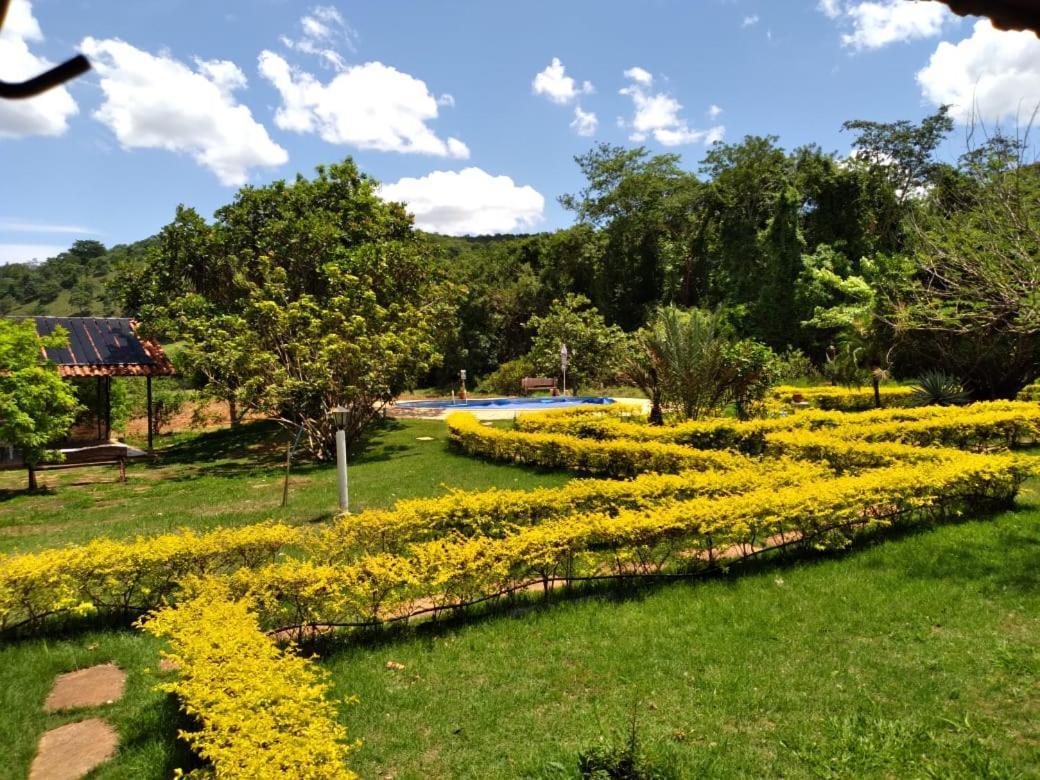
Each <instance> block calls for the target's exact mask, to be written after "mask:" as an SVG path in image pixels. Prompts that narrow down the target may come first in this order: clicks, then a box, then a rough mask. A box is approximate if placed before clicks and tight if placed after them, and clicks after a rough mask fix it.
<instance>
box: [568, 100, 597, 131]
mask: <svg viewBox="0 0 1040 780" xmlns="http://www.w3.org/2000/svg"><path fill="white" fill-rule="evenodd" d="M597 127H599V118H598V117H597V116H596V114H595V113H594V112H592V111H582V109H581V106H575V107H574V120H573V121H572V122H571V128H572V129H573V130H574V132H575V133H577V134H578V135H583V136H590V135H593V134H595V132H596V128H597Z"/></svg>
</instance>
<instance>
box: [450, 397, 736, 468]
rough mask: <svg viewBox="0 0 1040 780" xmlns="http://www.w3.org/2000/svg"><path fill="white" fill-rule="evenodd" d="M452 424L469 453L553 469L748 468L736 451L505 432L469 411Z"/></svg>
mask: <svg viewBox="0 0 1040 780" xmlns="http://www.w3.org/2000/svg"><path fill="white" fill-rule="evenodd" d="M447 423H448V433H449V435H450V437H451V440H452V442H454V443H455V444H456V445H457V446H458V447H459V448H461V449H462V450H463V451H464V452H466V453H468V454H470V455H480V456H482V457H485V458H490V459H493V460H505V461H510V462H513V463H523V464H529V465H537V466H542V467H544V468H551V469H568V470H571V471H582V472H586V473H591V474H607V475H609V476H613V477H631V476H634V475H635V474H641V473H643V472H646V471H657V472H662V473H674V472H677V471H682V470H686V469H702V470H703V469H724V470H728V469H735V468H740V467H741V466H745V465H747V458H744V457H742V456H741V455H738V454H736V453H730V452H709V451H703V450H695V449H693V448H690V447H682V446H679V445H675V444H662V443H658V442H643V443H635V442H612V441H607V442H590V441H588V440H586V439H581V438H578V437H575V436H566V435H553V434H539V433H524V432H520V431H503V430H498V429H496V428H489V427H487V426H484V425H481V424H480V423H479V422H478V421H477V418H476V417H474V416H473V415H472V414H469V413H468V412H456V413H455V414H453V415H451V416H450V417H448V420H447Z"/></svg>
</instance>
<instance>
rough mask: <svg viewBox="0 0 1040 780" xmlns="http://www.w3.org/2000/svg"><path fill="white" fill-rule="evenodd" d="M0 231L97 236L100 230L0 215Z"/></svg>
mask: <svg viewBox="0 0 1040 780" xmlns="http://www.w3.org/2000/svg"><path fill="white" fill-rule="evenodd" d="M0 231H3V232H8V233H45V234H46V233H74V234H81V235H90V236H98V235H101V231H99V230H95V229H94V228H89V227H84V226H83V225H61V224H53V223H50V222H33V221H31V220H26V219H15V218H9V217H0Z"/></svg>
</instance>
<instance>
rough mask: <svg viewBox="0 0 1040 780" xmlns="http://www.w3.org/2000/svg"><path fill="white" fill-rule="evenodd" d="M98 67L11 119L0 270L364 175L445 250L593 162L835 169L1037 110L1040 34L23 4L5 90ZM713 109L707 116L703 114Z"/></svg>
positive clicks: (12, 33) (777, 9) (736, 9)
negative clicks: (853, 138) (745, 154)
mask: <svg viewBox="0 0 1040 780" xmlns="http://www.w3.org/2000/svg"><path fill="white" fill-rule="evenodd" d="M75 51H84V52H85V53H87V54H88V56H89V57H90V58H91V59H92V60H93V61H94V63H95V68H94V70H93V71H92V72H91V73H90V74H88V75H86V76H84V77H81V78H80V79H79V80H77V81H76V82H74V83H72V84H71V85H69V87H68V88H67V89H65V90H61V91H60V92H56V93H54V94H51V95H48V96H46V97H42V98H36V99H34V100H33V101H27V102H23V103H19V104H13V103H7V104H3V105H0V170H2V171H3V181H4V184H5V186H4V187H3V190H2V192H0V262H11V261H16V260H25V259H28V258H31V257H40V258H42V257H46V256H47V255H48V254H51V253H53V251H56V250H57V249H58V248H60V247H63V246H67V245H68V244H69V243H71V241H72V240H74V239H76V238H96V239H98V240H101V241H103V242H104V243H106V244H108V245H112V244H115V243H119V242H125V241H132V240H136V239H139V238H143V237H145V236H148V235H150V234H152V233H154V232H155V231H156V230H157V229H158V228H160V227H161V226H162V225H163V224H165V223H166V222H168V221H169V220H170V219H171V217H172V215H173V210H174V207H175V206H176V205H177V204H178V203H185V204H187V205H191V206H194V207H196V208H197V209H198V210H199V211H200V212H201V213H203V214H204V215H206V216H207V217H208V216H211V215H212V212H213V210H214V209H215V208H217V207H218V206H220V205H221V204H223V203H225V202H227V201H228V200H230V198H231V197H232V196H233V194H234V192H235V189H236V187H237V186H239V185H241V184H243V183H251V184H264V183H266V182H269V181H272V180H274V179H277V178H285V177H292V176H294V175H295V174H296V173H297V172H303V173H305V174H309V173H310V172H311V171H312V170H313V168H314V166H315V165H316V164H318V163H321V162H332V161H336V160H339V159H342V158H343V157H345V156H348V155H350V156H353V157H354V159H355V160H356V161H357V163H358V164H359V166H360V167H361V168H362V170H364V171H365V172H367V173H369V174H371V175H372V176H374V177H376V178H377V179H379V180H380V181H381V182H383V183H384V185H385V186H386V189H385V192H386V194H387V196H388V197H394V198H396V199H403V200H405V201H406V202H408V203H409V205H410V206H411V208H412V209H413V211H415V213H416V216H417V221H418V222H419V224H420V225H422V226H424V227H427V228H430V229H438V230H442V231H445V232H453V233H467V232H509V231H530V230H548V229H554V228H557V227H562V226H565V225H567V224H569V223H570V216H569V215H568V214H567V213H566V212H565V211H563V210H562V209H561V208H560V207H559V205H558V204H557V202H556V197H557V196H558V195H560V194H561V193H564V192H571V191H574V190H576V189H578V188H579V187H580V186H581V178H580V176H579V173H578V170H577V167H576V166H575V164H574V162H573V157H574V155H576V154H580V153H582V152H584V151H586V150H588V149H589V148H590V147H591V146H592V144H593V143H595V142H599V141H606V142H610V143H615V144H625V145H635V144H638V143H643V144H645V145H646V146H647V147H648V148H649V149H651V150H652V151H653V152H663V151H669V152H676V153H679V154H681V155H682V157H683V162H684V164H685V165H686V166H687V167H689V168H691V169H692V168H696V165H697V163H698V161H699V160H700V159H701V158H702V157H703V155H704V152H705V150H706V146H707V144H708V143H710V142H711V141H713V140H715V139H717V138H722V139H724V140H726V141H737V140H739V139H741V138H742V137H743V136H744V135H746V134H775V135H778V136H779V137H780V141H781V143H782V144H783V145H784V146H785V147H787V148H792V147H795V146H798V145H800V144H804V143H808V142H817V143H819V144H820V145H822V146H823V147H824V148H825V149H827V150H829V151H836V152H838V153H839V154H847V153H848V151H849V148H848V145H849V138H848V136H847V135H845V134H842V133H841V132H840V127H841V123H842V122H843V121H845V120H847V119H852V118H869V119H876V120H885V121H887V120H894V119H902V118H909V119H918V118H920V117H921V116H923V115H924V114H926V113H927V112H930V111H932V110H934V107H935V105H937V104H938V103H940V102H952V103H954V104H955V106H956V108H955V113H956V115H957V116H958V118H959V119H960V120H961V124H960V125H959V131H958V134H957V135H958V136H959V137H958V138H957V139H955V141H954V142H952V143H951V144H950V145H949V148H948V149H947V150H946V153H947V154H948V155H951V156H953V155H955V154H956V152H957V148H958V146H959V145H960V143H961V136H962V131H963V127H964V121H966V120H967V118H968V116H969V114H970V112H971V107H972V105H973V104H974V105H975V107H976V112H977V114H978V115H979V116H980V117H981V118H982V119H983V120H985V121H986V122H987V123H990V124H993V123H996V122H1002V123H1004V124H1005V125H1006V124H1008V123H1013V122H1014V121H1015V116H1016V114H1017V115H1020V116H1021V115H1023V114H1028V110H1029V109H1030V108H1031V107H1032V106H1033V105H1034V104H1035V103H1036V102H1037V101H1040V41H1037V39H1036V37H1035V36H1033V35H1032V34H1029V33H1001V32H996V31H994V30H993V29H992V28H991V27H990V26H989V24H988V22H985V21H980V20H977V19H974V18H959V17H956V16H954V15H953V14H951V13H950V12H948V11H947V10H946V9H945V6H943V5H941V4H938V3H933V2H917V3H915V2H910V0H872V1H870V2H861V1H860V0H822V2H819V1H818V0H783V2H777V1H776V0H773V1H772V2H768V1H767V0H698V2H691V1H690V0H649V1H648V2H640V3H632V2H625V3H621V2H605V1H604V0H596V1H595V2H592V1H591V0H568V1H567V2H560V0H556V1H555V2H543V1H541V0H527V2H524V3H503V2H493V3H492V2H479V1H477V0H473V1H472V2H462V1H461V0H454V1H451V2H439V1H437V0H410V1H408V2H404V1H386V2H374V1H373V2H356V1H355V2H341V3H335V4H327V3H317V4H316V3H311V2H292V1H290V0H249V2H246V1H245V0H219V1H218V0H214V1H213V2H208V3H202V2H187V0H135V2H132V3H128V2H126V1H125V0H118V2H117V1H116V0H80V1H79V2H76V1H75V0H32V2H29V1H28V0H14V2H13V4H12V8H11V12H10V15H9V19H8V22H7V24H6V25H5V28H4V31H3V33H0V68H3V72H2V75H0V78H4V79H8V80H11V79H14V78H16V77H24V76H29V75H33V71H34V69H37V68H39V67H40V66H42V65H43V63H44V61H48V62H51V63H53V62H57V61H59V60H61V59H64V58H65V57H68V56H70V55H71V54H72V53H73V52H75ZM713 107H714V108H713Z"/></svg>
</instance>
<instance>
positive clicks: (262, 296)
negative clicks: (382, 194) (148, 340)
mask: <svg viewBox="0 0 1040 780" xmlns="http://www.w3.org/2000/svg"><path fill="white" fill-rule="evenodd" d="M125 290H126V291H127V292H128V293H129V294H128V295H127V297H126V299H125V300H126V303H127V305H128V306H129V305H130V304H137V305H138V306H139V310H140V313H141V316H142V317H143V318H144V319H145V324H146V326H148V327H149V328H151V329H153V330H163V331H165V332H166V333H167V334H168V335H170V336H173V337H176V338H183V339H184V340H185V341H186V344H187V346H186V350H187V352H188V363H189V364H190V365H191V366H192V367H194V368H196V369H198V370H200V371H201V372H202V373H203V374H205V375H206V376H207V377H208V378H209V383H208V384H207V392H209V393H211V394H212V395H213V396H214V397H216V398H219V399H221V400H224V401H227V402H228V403H233V404H236V405H237V406H240V407H242V408H253V409H257V410H260V411H261V412H263V413H264V414H267V415H269V416H271V417H273V418H275V419H277V420H279V421H280V422H282V423H283V424H284V425H285V426H286V427H288V428H289V429H290V430H293V431H300V430H302V432H303V434H304V438H303V442H304V445H305V446H306V447H307V449H308V450H309V451H310V452H311V453H312V454H313V455H314V456H315V457H319V458H324V457H328V455H329V453H330V447H331V442H332V434H333V427H332V421H331V419H330V418H329V412H330V411H331V409H332V408H333V407H335V406H345V407H346V408H347V409H348V410H349V414H348V418H349V419H348V422H347V426H346V429H347V435H348V438H349V439H350V440H354V439H356V438H357V437H358V436H359V435H360V433H361V431H362V430H363V429H364V428H365V426H366V425H367V424H368V423H369V422H371V421H372V420H373V419H374V418H375V417H376V416H377V415H378V414H379V413H380V410H381V409H382V407H383V406H385V405H386V404H387V403H389V402H390V401H392V400H393V399H394V398H395V397H396V396H397V395H398V394H399V393H400V392H401V391H402V390H404V389H406V388H407V387H409V386H411V385H412V384H414V382H415V381H416V380H417V378H418V377H419V376H421V375H423V374H424V373H426V372H427V371H428V370H429V368H430V367H431V366H432V365H433V364H434V363H436V362H437V361H438V360H439V359H440V354H439V351H438V344H439V343H441V341H442V338H441V336H442V334H443V332H444V331H446V330H447V329H448V328H449V324H450V320H451V318H452V317H453V315H454V301H455V298H456V292H455V289H454V288H453V287H452V286H451V285H448V284H445V283H444V282H443V281H442V280H441V279H440V278H439V277H438V276H437V275H436V274H435V272H434V269H433V266H432V261H431V259H430V247H429V244H428V243H427V242H426V241H425V240H424V239H423V238H422V237H420V236H419V235H418V234H416V233H415V232H414V231H413V230H412V225H411V219H410V218H409V217H408V215H407V214H406V213H405V211H404V208H403V206H401V204H396V203H386V202H384V201H382V200H381V199H380V198H379V196H378V195H377V193H376V182H375V181H373V180H372V179H370V178H369V177H367V176H364V175H363V174H361V173H360V172H359V171H358V169H357V168H356V166H355V165H354V163H353V162H352V161H351V160H349V159H348V160H346V161H344V162H342V163H339V164H336V165H331V166H328V167H325V166H320V167H319V168H318V169H317V175H316V176H315V177H314V178H312V179H307V178H304V177H302V176H298V177H297V178H296V179H295V181H293V182H291V183H286V182H284V181H277V182H274V183H273V184H271V185H268V186H266V187H244V188H242V189H241V190H240V191H239V192H238V193H237V194H236V196H235V198H234V200H233V201H232V203H230V204H228V205H227V206H224V207H222V208H220V209H218V210H217V212H216V221H215V222H214V223H213V224H212V225H210V224H208V223H206V222H205V220H203V219H201V218H200V217H199V216H198V215H197V214H196V213H195V212H194V211H192V210H190V209H184V208H180V209H178V212H177V215H176V218H175V219H174V221H173V222H172V223H171V224H170V225H168V226H167V227H166V228H164V229H163V231H161V233H160V235H159V240H158V242H157V245H156V248H155V250H154V251H153V253H152V255H151V257H150V258H149V261H148V262H146V263H145V264H143V265H142V266H140V267H139V268H138V272H137V274H136V276H133V277H132V278H130V279H128V281H127V283H126V284H125ZM131 296H133V297H132V298H131Z"/></svg>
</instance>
